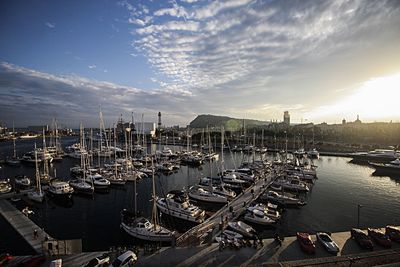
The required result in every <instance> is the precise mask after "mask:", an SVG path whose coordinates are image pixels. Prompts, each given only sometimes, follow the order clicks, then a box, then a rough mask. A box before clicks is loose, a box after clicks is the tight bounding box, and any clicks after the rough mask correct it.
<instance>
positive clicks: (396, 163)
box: [369, 158, 400, 173]
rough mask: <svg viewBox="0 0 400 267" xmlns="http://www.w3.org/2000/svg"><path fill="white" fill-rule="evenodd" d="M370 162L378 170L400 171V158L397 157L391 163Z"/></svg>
mask: <svg viewBox="0 0 400 267" xmlns="http://www.w3.org/2000/svg"><path fill="white" fill-rule="evenodd" d="M369 164H370V165H371V166H372V167H374V168H375V169H376V170H377V171H381V172H390V173H400V159H399V158H397V159H395V160H393V161H391V162H389V163H375V162H369Z"/></svg>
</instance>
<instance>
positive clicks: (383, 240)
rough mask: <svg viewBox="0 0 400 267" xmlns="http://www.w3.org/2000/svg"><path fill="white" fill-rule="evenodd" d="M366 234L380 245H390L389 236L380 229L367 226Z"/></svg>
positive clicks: (389, 246)
mask: <svg viewBox="0 0 400 267" xmlns="http://www.w3.org/2000/svg"><path fill="white" fill-rule="evenodd" d="M368 235H369V236H370V237H371V238H372V239H373V240H374V241H375V242H376V243H378V244H379V245H381V246H382V247H385V248H391V247H392V241H390V238H389V237H388V236H387V235H385V234H384V233H383V232H382V231H381V230H379V229H374V228H368Z"/></svg>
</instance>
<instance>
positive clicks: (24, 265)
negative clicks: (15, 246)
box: [0, 254, 46, 267]
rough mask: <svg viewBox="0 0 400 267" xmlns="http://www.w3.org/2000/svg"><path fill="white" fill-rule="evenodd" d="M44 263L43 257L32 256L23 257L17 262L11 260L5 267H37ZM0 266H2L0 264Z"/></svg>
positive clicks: (44, 258) (44, 257)
mask: <svg viewBox="0 0 400 267" xmlns="http://www.w3.org/2000/svg"><path fill="white" fill-rule="evenodd" d="M45 261H46V256H45V255H43V254H42V255H34V256H27V257H23V258H21V259H18V260H12V261H11V262H10V263H9V264H7V265H5V266H7V267H39V266H42V264H43V263H44V262H45ZM0 266H2V265H1V264H0Z"/></svg>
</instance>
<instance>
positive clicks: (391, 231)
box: [385, 225, 400, 242]
mask: <svg viewBox="0 0 400 267" xmlns="http://www.w3.org/2000/svg"><path fill="white" fill-rule="evenodd" d="M385 234H386V235H387V236H389V238H390V240H392V241H394V242H400V229H399V228H398V227H395V226H391V225H388V226H386V228H385Z"/></svg>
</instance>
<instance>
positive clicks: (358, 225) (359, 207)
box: [357, 204, 363, 228]
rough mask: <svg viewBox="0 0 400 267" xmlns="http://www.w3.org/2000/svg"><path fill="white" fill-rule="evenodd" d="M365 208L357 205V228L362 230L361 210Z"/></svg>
mask: <svg viewBox="0 0 400 267" xmlns="http://www.w3.org/2000/svg"><path fill="white" fill-rule="evenodd" d="M362 207H363V205H360V204H358V205H357V228H360V209H361V208H362Z"/></svg>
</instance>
